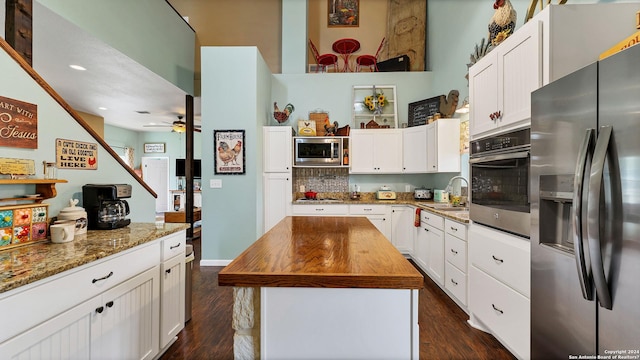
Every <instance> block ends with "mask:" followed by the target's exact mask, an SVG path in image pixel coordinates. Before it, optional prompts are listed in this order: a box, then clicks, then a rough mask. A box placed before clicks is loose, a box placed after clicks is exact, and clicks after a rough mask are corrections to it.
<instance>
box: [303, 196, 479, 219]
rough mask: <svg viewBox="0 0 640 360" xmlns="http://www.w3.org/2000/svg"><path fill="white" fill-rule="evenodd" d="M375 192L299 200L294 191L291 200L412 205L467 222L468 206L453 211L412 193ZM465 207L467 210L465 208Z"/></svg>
mask: <svg viewBox="0 0 640 360" xmlns="http://www.w3.org/2000/svg"><path fill="white" fill-rule="evenodd" d="M375 194H376V193H360V199H358V200H352V199H351V198H349V196H348V194H346V193H320V194H318V200H301V199H304V194H303V193H294V194H293V198H294V199H295V200H294V201H293V204H294V205H309V204H347V205H350V204H379V205H412V206H417V207H419V208H421V209H423V210H427V211H430V212H432V213H434V214H437V215H440V216H444V217H446V218H449V219H452V220H454V221H457V222H461V223H464V224H468V223H469V211H468V208H464V207H460V211H454V210H452V209H447V210H440V209H436V208H433V207H430V206H429V205H433V204H436V203H435V202H434V201H433V200H416V199H414V198H413V193H405V192H398V193H396V194H397V199H396V200H378V199H376V196H375ZM465 209H467V210H465Z"/></svg>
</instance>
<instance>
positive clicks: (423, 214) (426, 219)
mask: <svg viewBox="0 0 640 360" xmlns="http://www.w3.org/2000/svg"><path fill="white" fill-rule="evenodd" d="M420 221H422V222H423V223H426V224H427V225H431V226H433V227H434V228H436V229H439V230H444V219H443V218H442V216H438V215H436V214H434V213H432V212H429V211H427V210H422V211H420Z"/></svg>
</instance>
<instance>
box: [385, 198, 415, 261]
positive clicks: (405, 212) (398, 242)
mask: <svg viewBox="0 0 640 360" xmlns="http://www.w3.org/2000/svg"><path fill="white" fill-rule="evenodd" d="M414 219H415V207H413V206H391V242H392V243H393V245H394V246H395V247H396V249H398V251H400V252H401V253H403V254H408V255H412V254H413V252H414V249H413V246H414V241H415V239H414V236H415V230H414V229H415V226H414V225H413V224H414Z"/></svg>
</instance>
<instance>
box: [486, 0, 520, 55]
mask: <svg viewBox="0 0 640 360" xmlns="http://www.w3.org/2000/svg"><path fill="white" fill-rule="evenodd" d="M493 8H494V9H495V10H496V11H495V12H494V13H493V16H492V17H491V21H490V22H489V43H491V44H492V45H493V46H496V45H498V44H500V43H501V42H502V41H504V39H506V38H507V37H508V36H509V35H511V34H512V33H513V31H514V30H515V28H516V19H517V14H516V11H515V10H514V8H513V6H512V5H511V2H510V1H509V0H496V1H495V2H494V3H493Z"/></svg>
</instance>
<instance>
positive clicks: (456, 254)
mask: <svg viewBox="0 0 640 360" xmlns="http://www.w3.org/2000/svg"><path fill="white" fill-rule="evenodd" d="M444 257H445V259H447V261H448V262H450V263H451V264H452V265H453V266H455V267H457V268H458V269H460V270H461V271H462V272H464V273H466V272H467V243H466V242H465V241H462V240H460V239H458V238H457V237H455V236H452V235H451V234H448V233H447V234H445V236H444Z"/></svg>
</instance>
